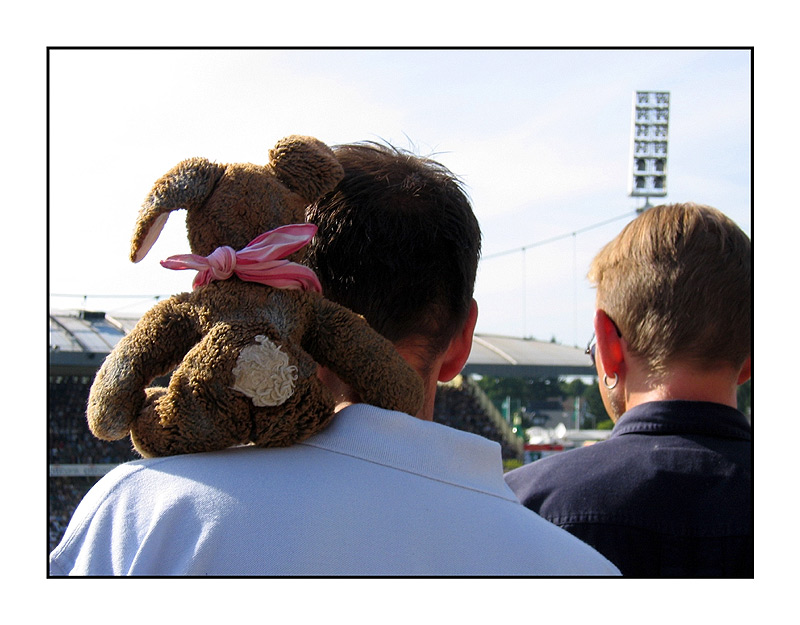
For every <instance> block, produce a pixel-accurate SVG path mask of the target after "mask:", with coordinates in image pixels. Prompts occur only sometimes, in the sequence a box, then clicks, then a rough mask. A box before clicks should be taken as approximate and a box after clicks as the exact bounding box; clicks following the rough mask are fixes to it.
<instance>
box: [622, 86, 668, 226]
mask: <svg viewBox="0 0 800 625" xmlns="http://www.w3.org/2000/svg"><path fill="white" fill-rule="evenodd" d="M668 141H669V91H636V92H635V93H634V94H633V119H632V123H631V160H630V163H631V170H630V175H629V176H628V181H629V182H628V195H629V196H631V197H643V198H644V206H642V207H641V208H637V209H636V210H637V212H639V213H641V212H643V211H644V210H645V209H647V208H649V207H650V206H651V204H650V198H651V197H663V196H665V195H666V194H667V154H668V150H667V144H668Z"/></svg>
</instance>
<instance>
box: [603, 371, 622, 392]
mask: <svg viewBox="0 0 800 625" xmlns="http://www.w3.org/2000/svg"><path fill="white" fill-rule="evenodd" d="M617 382H619V376H618V375H617V372H616V371H615V372H614V381H613V382H612V383H611V384H609V383H608V375H606V374H605V373H604V374H603V384H604V385H605V387H606V388H607V389H608V390H609V391H610V390H611V389H612V388H615V387H616V386H617Z"/></svg>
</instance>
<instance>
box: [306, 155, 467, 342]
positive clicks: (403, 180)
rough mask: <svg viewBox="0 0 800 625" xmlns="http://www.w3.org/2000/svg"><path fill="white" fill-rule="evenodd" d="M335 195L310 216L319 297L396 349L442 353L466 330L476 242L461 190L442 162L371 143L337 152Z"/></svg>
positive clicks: (314, 208) (312, 259) (310, 211)
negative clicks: (419, 344)
mask: <svg viewBox="0 0 800 625" xmlns="http://www.w3.org/2000/svg"><path fill="white" fill-rule="evenodd" d="M334 153H335V154H336V156H337V158H338V159H339V162H340V163H341V164H342V167H343V168H344V172H345V174H344V179H343V180H342V181H341V182H340V183H339V185H338V186H337V188H336V189H335V190H334V191H332V192H331V193H329V194H328V195H326V196H325V197H323V198H322V199H321V200H319V201H318V202H317V203H316V204H314V205H312V206H310V207H309V209H308V211H307V215H306V216H307V219H308V221H309V222H311V223H314V224H316V225H317V227H318V228H319V230H318V232H317V235H316V237H315V238H314V241H313V242H312V244H311V246H310V248H309V253H308V255H307V257H306V262H307V263H308V265H309V266H310V267H312V268H313V269H314V270H315V271H316V272H317V275H318V276H319V279H320V282H321V283H322V287H323V292H324V293H325V295H326V296H327V297H328V298H330V299H332V300H333V301H335V302H338V303H340V304H342V305H344V306H347V307H348V308H350V309H351V310H353V311H355V312H357V313H359V314H361V315H363V316H364V317H365V318H366V319H367V321H368V322H369V323H370V324H371V325H372V327H373V328H375V330H377V331H378V332H380V333H381V334H383V335H384V336H385V337H386V338H388V339H389V340H391V341H393V342H395V343H399V342H402V341H403V340H406V339H417V338H419V337H423V338H424V339H425V340H426V343H427V344H428V346H429V347H430V348H431V350H432V351H433V353H436V352H438V351H440V350H442V349H444V348H445V347H446V346H447V345H448V343H449V342H450V340H451V339H452V338H453V337H454V336H455V334H456V333H457V332H458V331H459V330H460V328H461V327H462V326H463V324H464V322H465V321H466V318H467V314H468V312H469V307H470V303H471V299H472V293H473V289H474V286H475V274H476V271H477V266H478V257H479V255H480V245H481V233H480V228H479V226H478V221H477V219H476V218H475V215H474V214H473V211H472V206H471V204H470V202H469V199H468V198H467V196H466V193H465V192H464V190H463V188H462V184H461V182H460V181H459V180H458V179H457V178H456V176H455V175H454V174H453V173H451V172H450V171H449V170H448V169H447V168H446V167H444V166H443V165H441V164H440V163H438V162H436V161H434V160H431V159H428V158H423V157H420V156H416V155H414V154H411V153H410V152H407V151H404V150H401V149H398V148H395V147H393V146H384V145H382V144H377V143H371V142H368V143H357V144H348V145H341V146H336V147H334Z"/></svg>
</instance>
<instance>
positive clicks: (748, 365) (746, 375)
mask: <svg viewBox="0 0 800 625" xmlns="http://www.w3.org/2000/svg"><path fill="white" fill-rule="evenodd" d="M752 375H753V358H752V356H748V357H747V360H745V361H744V364H743V365H742V369H741V371H739V376H738V377H737V378H736V384H737V385H739V384H744V383H745V382H747V380H749V379H750V376H752Z"/></svg>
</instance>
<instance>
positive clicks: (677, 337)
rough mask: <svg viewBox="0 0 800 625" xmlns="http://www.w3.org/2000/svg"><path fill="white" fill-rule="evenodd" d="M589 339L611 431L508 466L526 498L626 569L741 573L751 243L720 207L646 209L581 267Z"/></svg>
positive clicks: (748, 531) (748, 543)
mask: <svg viewBox="0 0 800 625" xmlns="http://www.w3.org/2000/svg"><path fill="white" fill-rule="evenodd" d="M589 279H590V280H591V281H592V283H593V284H594V285H595V286H596V288H597V301H596V309H597V310H596V314H595V318H594V330H595V337H596V338H593V340H592V342H591V343H590V346H589V348H587V353H590V354H591V356H592V359H593V361H594V362H595V365H596V368H597V374H598V377H599V379H600V392H601V395H602V397H603V403H604V405H605V407H606V410H607V411H608V413H609V416H610V417H611V419H612V420H613V421H614V423H615V425H614V429H613V431H612V434H611V436H610V437H609V439H608V440H606V441H604V442H602V443H597V444H595V445H592V446H590V447H584V448H580V449H576V450H573V451H568V452H565V453H563V454H560V455H557V456H553V457H550V458H547V459H544V460H541V461H538V462H534V463H532V464H530V465H527V466H525V467H522V468H520V469H518V470H516V471H513V472H511V473H509V474H507V476H506V482H507V483H508V484H509V485H510V486H511V488H512V490H514V491H515V493H516V494H517V496H518V497H519V498H520V500H521V501H522V503H523V504H525V505H526V506H527V507H528V508H530V509H532V510H534V511H535V512H538V513H539V514H540V515H542V516H543V517H544V518H546V519H548V520H550V521H552V522H553V523H555V524H557V525H559V526H561V527H563V528H564V529H566V530H568V531H570V532H571V533H573V534H574V535H576V536H577V537H579V538H581V539H582V540H584V541H585V542H587V543H589V544H590V545H592V546H593V547H595V548H596V549H597V550H598V551H600V552H601V553H602V554H603V555H605V556H606V557H607V558H608V559H609V560H611V561H612V562H614V563H615V564H616V565H617V566H618V567H619V569H620V570H621V571H622V574H623V575H626V576H637V577H752V576H753V502H752V442H751V427H750V423H749V421H748V419H747V418H746V417H745V415H744V414H742V413H741V412H739V411H738V410H737V402H736V391H737V387H738V385H740V384H742V383H744V382H745V381H746V380H748V379H749V377H750V371H751V344H752V323H753V321H752V320H753V300H752V293H753V288H752V253H751V243H750V240H749V238H748V237H747V236H746V235H745V234H744V233H743V232H742V231H741V229H740V228H739V227H738V226H737V225H736V224H735V223H734V222H733V221H731V220H730V219H729V218H728V217H726V216H725V215H723V214H722V213H721V212H720V211H718V210H716V209H714V208H711V207H708V206H702V205H697V204H692V203H686V204H674V205H664V206H657V207H655V208H652V209H650V210H648V211H646V212H644V213H643V214H642V215H640V216H639V217H638V218H636V219H635V220H634V221H632V222H631V223H630V224H628V225H627V226H626V227H625V228H624V229H623V231H622V232H621V233H620V234H619V235H618V236H617V237H616V238H615V239H614V240H613V241H611V242H610V243H609V244H607V245H606V246H605V247H604V248H603V249H602V250H601V251H600V253H599V254H598V255H597V256H596V257H595V259H594V260H593V262H592V265H591V268H590V271H589Z"/></svg>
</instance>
